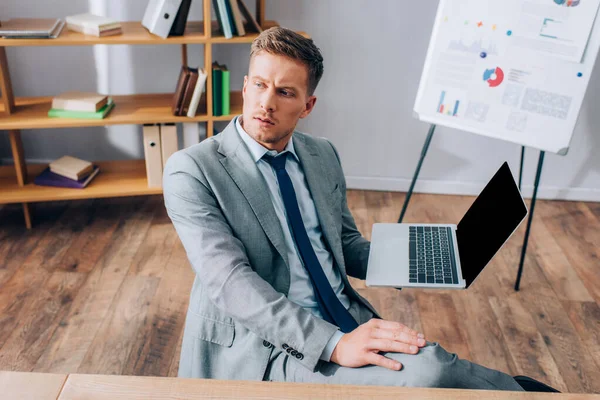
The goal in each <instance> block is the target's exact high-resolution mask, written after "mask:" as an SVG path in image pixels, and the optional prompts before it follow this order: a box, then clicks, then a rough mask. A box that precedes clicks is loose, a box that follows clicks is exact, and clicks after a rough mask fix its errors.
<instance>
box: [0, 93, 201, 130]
mask: <svg viewBox="0 0 600 400" xmlns="http://www.w3.org/2000/svg"><path fill="white" fill-rule="evenodd" d="M111 97H112V99H113V101H114V103H115V107H114V108H113V109H112V111H110V113H109V114H108V115H107V116H106V117H105V118H103V119H73V118H50V117H48V110H49V109H50V108H51V104H52V97H17V98H16V99H15V108H14V110H13V112H12V113H11V114H8V113H6V112H4V111H5V110H4V106H3V105H0V111H1V112H2V114H0V130H3V129H4V130H11V129H41V128H73V127H80V126H104V125H125V124H155V123H172V122H174V123H182V122H192V121H199V122H206V121H207V120H208V115H207V114H206V102H205V101H204V97H203V101H202V102H201V104H200V105H199V106H198V110H199V113H197V114H196V116H195V117H194V118H189V117H179V116H176V115H173V114H172V113H171V101H172V98H173V94H172V93H159V94H133V95H128V96H111Z"/></svg>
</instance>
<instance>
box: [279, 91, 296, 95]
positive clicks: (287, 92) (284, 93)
mask: <svg viewBox="0 0 600 400" xmlns="http://www.w3.org/2000/svg"><path fill="white" fill-rule="evenodd" d="M280 93H281V94H282V95H284V96H292V95H293V93H292V92H290V91H289V90H282V91H281V92H280Z"/></svg>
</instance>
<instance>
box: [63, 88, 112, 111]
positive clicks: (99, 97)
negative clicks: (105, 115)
mask: <svg viewBox="0 0 600 400" xmlns="http://www.w3.org/2000/svg"><path fill="white" fill-rule="evenodd" d="M106 103H108V96H106V95H103V94H98V93H93V92H64V93H61V94H59V95H58V96H55V97H54V98H53V99H52V108H59V109H62V110H71V111H89V112H96V111H98V110H100V109H101V108H102V107H104V106H105V105H106Z"/></svg>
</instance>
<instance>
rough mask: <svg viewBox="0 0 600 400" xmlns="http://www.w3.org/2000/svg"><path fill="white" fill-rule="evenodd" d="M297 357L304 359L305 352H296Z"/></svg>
mask: <svg viewBox="0 0 600 400" xmlns="http://www.w3.org/2000/svg"><path fill="white" fill-rule="evenodd" d="M296 358H297V359H298V360H302V359H303V358H304V354H302V353H297V354H296Z"/></svg>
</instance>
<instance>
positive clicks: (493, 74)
mask: <svg viewBox="0 0 600 400" xmlns="http://www.w3.org/2000/svg"><path fill="white" fill-rule="evenodd" d="M483 80H484V81H486V82H487V83H488V85H490V87H497V86H500V84H501V83H502V81H503V80H504V71H502V68H500V67H496V68H494V69H486V70H485V71H484V72H483Z"/></svg>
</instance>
